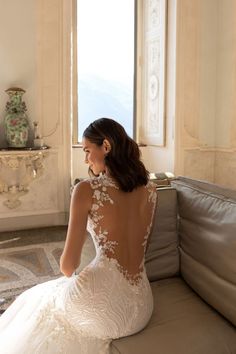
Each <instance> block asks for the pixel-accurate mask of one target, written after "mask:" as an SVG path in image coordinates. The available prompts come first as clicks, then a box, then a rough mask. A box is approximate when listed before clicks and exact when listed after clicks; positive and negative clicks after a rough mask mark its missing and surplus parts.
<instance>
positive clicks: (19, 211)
mask: <svg viewBox="0 0 236 354" xmlns="http://www.w3.org/2000/svg"><path fill="white" fill-rule="evenodd" d="M0 8H1V11H0V46H1V48H0V49H1V50H0V77H1V82H0V98H1V101H0V112H1V119H2V118H3V115H4V114H3V112H4V108H5V102H6V98H7V97H6V94H5V93H4V90H5V89H6V88H8V87H10V86H12V85H16V86H20V87H22V88H24V89H25V90H26V93H25V95H24V99H25V102H26V104H27V107H28V115H29V119H30V122H31V124H32V122H33V121H34V120H38V121H39V123H40V130H41V133H42V134H43V135H44V136H45V138H44V140H45V143H46V144H47V145H49V146H50V147H51V149H50V150H49V156H48V157H47V158H46V159H45V171H44V174H43V176H42V177H41V178H40V179H38V180H37V181H34V182H33V183H32V184H30V187H29V192H28V194H26V196H23V197H22V198H21V201H22V204H21V205H20V206H19V207H18V208H16V209H8V208H7V207H6V206H4V205H3V203H2V202H3V200H4V197H3V196H2V195H0V231H1V230H9V229H12V228H14V229H17V228H32V227H37V226H46V225H56V224H64V223H66V222H67V217H68V208H69V198H70V170H71V138H70V117H71V112H70V87H71V85H70V67H71V65H70V62H69V61H70V56H69V55H67V54H68V53H70V50H69V41H70V23H69V21H68V19H70V16H68V12H70V1H69V0H20V1H18V0H8V1H4V0H0ZM1 131H2V130H1ZM0 136H1V146H4V138H3V134H2V133H1V134H0Z"/></svg>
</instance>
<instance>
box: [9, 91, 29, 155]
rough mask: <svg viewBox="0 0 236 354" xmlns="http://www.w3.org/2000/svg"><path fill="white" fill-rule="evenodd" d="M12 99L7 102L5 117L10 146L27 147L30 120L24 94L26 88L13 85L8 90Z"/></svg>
mask: <svg viewBox="0 0 236 354" xmlns="http://www.w3.org/2000/svg"><path fill="white" fill-rule="evenodd" d="M6 93H7V94H8V95H9V98H10V100H9V101H8V102H7V104H6V116H5V119H4V126H5V135H6V139H7V142H8V146H9V147H14V148H22V147H26V144H27V140H28V133H29V121H28V117H27V114H26V113H25V112H26V110H27V109H26V105H25V102H23V101H22V96H23V94H24V93H25V90H23V89H21V88H18V87H12V88H9V89H8V90H6Z"/></svg>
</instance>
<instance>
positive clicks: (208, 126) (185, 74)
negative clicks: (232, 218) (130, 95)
mask: <svg viewBox="0 0 236 354" xmlns="http://www.w3.org/2000/svg"><path fill="white" fill-rule="evenodd" d="M216 3H217V4H216ZM168 4H169V8H168V16H169V21H168V24H169V25H168V26H169V28H168V36H169V37H168V38H169V47H168V71H167V97H168V99H167V109H166V145H165V146H164V147H154V146H147V147H144V148H142V154H143V160H144V162H145V164H146V166H147V168H148V169H149V170H150V171H152V172H160V171H171V172H175V174H184V175H187V176H191V177H195V178H200V179H206V180H210V181H214V182H216V183H220V184H223V185H228V186H231V187H233V188H236V185H235V183H236V182H235V181H236V117H235V114H236V113H235V112H236V109H235V108H236V107H235V105H236V103H235V102H236V99H235V96H236V75H235V62H236V60H235V59H236V45H235V43H236V23H235V21H236V20H235V16H234V14H235V13H236V2H235V1H234V0H224V1H221V0H191V1H189V0H178V1H176V0H169V1H168ZM0 8H1V12H0V77H1V81H0V122H2V119H3V115H4V109H5V103H6V100H7V95H6V94H5V92H4V90H5V89H6V88H8V87H9V86H12V85H17V86H20V87H23V88H24V89H25V90H26V94H25V96H24V99H25V102H26V104H27V107H28V114H29V117H30V120H31V123H32V121H33V120H35V119H37V120H39V122H40V126H41V130H42V133H43V135H46V136H47V135H49V136H48V137H45V142H46V143H47V144H48V145H50V146H51V150H50V155H49V157H48V158H47V159H46V161H45V174H44V176H43V177H42V178H41V179H39V180H38V181H36V182H33V183H32V185H31V186H30V191H29V193H28V194H27V195H26V196H25V197H23V198H22V202H23V203H22V206H21V207H19V208H18V209H16V210H9V209H7V208H6V207H4V206H3V205H2V201H3V197H2V196H0V230H3V229H11V228H27V227H34V226H44V225H53V224H60V223H65V222H66V219H67V215H68V207H69V198H70V194H69V188H70V177H71V176H70V173H71V161H72V164H73V167H74V168H73V175H72V177H77V176H78V177H84V176H87V167H86V166H85V165H84V163H83V160H84V154H83V152H82V150H81V149H74V151H73V152H74V153H73V156H72V155H71V132H70V122H71V102H70V97H71V92H70V88H71V72H70V67H71V65H70V64H71V63H70V56H69V55H68V53H70V26H71V24H70V18H71V16H70V12H71V0H21V1H18V0H8V1H5V0H0ZM176 14H177V16H176ZM175 18H176V19H177V23H176V25H177V32H175ZM175 47H176V48H177V52H176V53H177V56H176V57H175ZM0 128H2V126H0ZM1 131H2V130H1ZM0 143H1V146H3V145H4V137H3V135H2V133H1V134H0Z"/></svg>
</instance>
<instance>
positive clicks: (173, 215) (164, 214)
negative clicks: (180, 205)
mask: <svg viewBox="0 0 236 354" xmlns="http://www.w3.org/2000/svg"><path fill="white" fill-rule="evenodd" d="M157 197H158V200H157V207H156V211H155V215H154V219H153V226H152V231H151V234H150V236H149V246H148V249H147V253H146V262H145V265H146V270H147V275H148V278H149V280H150V281H154V280H159V279H163V278H169V277H172V276H175V275H177V274H178V273H179V251H178V234H177V195H176V190H175V189H174V188H171V187H166V188H160V189H159V188H158V189H157Z"/></svg>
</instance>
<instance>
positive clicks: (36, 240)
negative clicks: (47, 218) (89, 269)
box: [0, 226, 95, 311]
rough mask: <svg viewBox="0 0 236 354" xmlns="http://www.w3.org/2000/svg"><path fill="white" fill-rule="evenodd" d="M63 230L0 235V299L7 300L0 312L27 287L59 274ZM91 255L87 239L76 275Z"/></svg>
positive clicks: (45, 229)
mask: <svg viewBox="0 0 236 354" xmlns="http://www.w3.org/2000/svg"><path fill="white" fill-rule="evenodd" d="M66 230H67V227H66V226H57V227H47V228H42V229H32V230H21V231H11V232H2V233H0V299H1V298H3V299H6V302H5V303H4V304H3V305H2V306H1V304H0V311H1V309H2V310H4V309H6V308H7V307H8V306H9V304H10V303H11V302H12V301H14V299H15V297H16V296H18V295H19V294H21V293H22V292H23V291H24V290H26V289H28V288H29V287H32V286H34V285H36V284H38V283H42V282H44V281H47V280H50V279H54V278H57V277H59V276H61V275H62V274H61V272H60V267H59V260H60V256H61V253H62V251H63V248H64V244H65V237H66ZM94 255H95V249H94V246H93V242H92V240H91V237H88V238H87V240H86V242H85V244H84V247H83V251H82V256H81V264H80V267H79V268H78V270H77V272H79V271H80V270H81V269H83V268H84V267H85V265H87V264H88V263H89V262H90V261H91V260H92V258H93V257H94ZM0 302H1V301H0Z"/></svg>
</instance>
